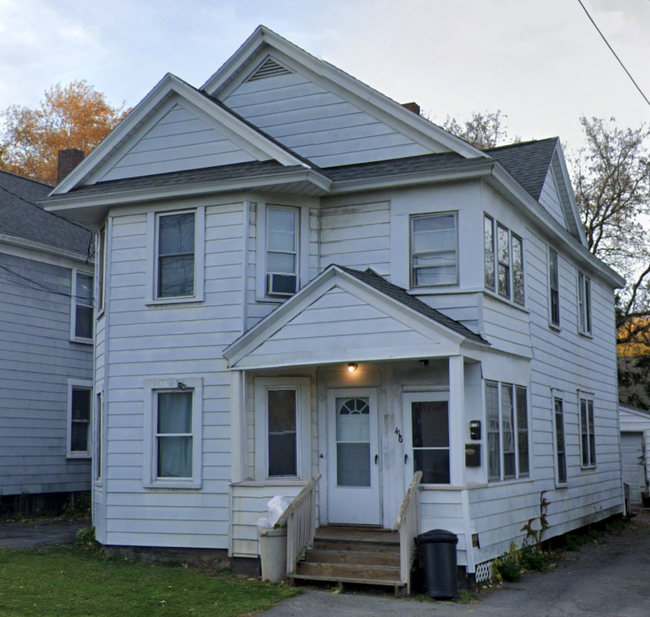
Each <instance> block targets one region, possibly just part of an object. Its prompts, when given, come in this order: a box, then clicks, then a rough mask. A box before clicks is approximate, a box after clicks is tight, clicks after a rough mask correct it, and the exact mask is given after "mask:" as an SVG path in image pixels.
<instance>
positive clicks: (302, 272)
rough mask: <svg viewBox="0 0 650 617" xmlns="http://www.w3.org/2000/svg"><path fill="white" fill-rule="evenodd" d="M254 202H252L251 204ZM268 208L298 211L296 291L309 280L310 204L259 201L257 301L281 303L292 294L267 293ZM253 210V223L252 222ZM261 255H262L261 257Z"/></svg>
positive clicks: (256, 250) (256, 249)
mask: <svg viewBox="0 0 650 617" xmlns="http://www.w3.org/2000/svg"><path fill="white" fill-rule="evenodd" d="M253 205H254V202H251V206H253ZM267 208H279V209H282V208H285V209H291V208H293V209H295V210H297V212H298V225H297V228H296V229H297V233H298V238H297V242H296V245H297V248H298V252H297V261H298V263H297V266H296V271H297V275H298V280H297V281H296V292H297V291H299V290H300V288H301V287H303V286H304V284H305V283H306V282H307V281H309V219H310V206H308V205H292V204H286V203H269V204H267V203H264V202H257V206H256V208H255V219H254V220H255V224H254V225H255V234H256V235H255V253H256V259H255V300H256V302H265V303H266V302H269V303H277V304H281V303H282V302H284V301H285V300H288V299H289V298H290V297H291V296H270V295H269V294H268V293H267V281H268V273H267V268H266V258H267V252H266V244H267V243H266V237H267V229H266V227H267V225H266V221H267V214H266V210H267ZM252 220H253V219H252V212H251V225H252V224H253V223H252ZM260 256H262V257H261V258H260Z"/></svg>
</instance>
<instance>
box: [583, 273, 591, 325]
mask: <svg viewBox="0 0 650 617" xmlns="http://www.w3.org/2000/svg"><path fill="white" fill-rule="evenodd" d="M584 310H585V332H587V333H588V334H591V280H590V279H589V278H588V277H585V309H584Z"/></svg>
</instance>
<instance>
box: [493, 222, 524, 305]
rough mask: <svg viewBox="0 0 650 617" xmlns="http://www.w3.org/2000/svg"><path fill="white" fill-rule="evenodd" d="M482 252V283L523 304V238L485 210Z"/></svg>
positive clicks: (503, 296)
mask: <svg viewBox="0 0 650 617" xmlns="http://www.w3.org/2000/svg"><path fill="white" fill-rule="evenodd" d="M483 254H484V273H485V287H486V288H487V289H490V290H491V291H495V292H496V293H498V294H499V295H500V296H501V297H502V298H507V299H508V300H512V301H513V302H516V303H517V304H521V305H522V306H523V304H524V246H523V241H522V239H521V238H520V237H519V236H518V235H516V234H515V233H512V232H511V231H510V230H509V229H508V228H507V227H505V226H504V225H502V224H501V223H495V221H494V219H493V218H492V217H491V216H488V215H487V214H486V215H485V217H484V219H483Z"/></svg>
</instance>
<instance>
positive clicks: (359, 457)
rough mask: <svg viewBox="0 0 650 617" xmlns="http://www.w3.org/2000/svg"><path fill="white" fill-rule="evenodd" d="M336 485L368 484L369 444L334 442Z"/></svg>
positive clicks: (361, 485)
mask: <svg viewBox="0 0 650 617" xmlns="http://www.w3.org/2000/svg"><path fill="white" fill-rule="evenodd" d="M336 484H337V486H359V487H363V486H370V444H369V443H338V444H336Z"/></svg>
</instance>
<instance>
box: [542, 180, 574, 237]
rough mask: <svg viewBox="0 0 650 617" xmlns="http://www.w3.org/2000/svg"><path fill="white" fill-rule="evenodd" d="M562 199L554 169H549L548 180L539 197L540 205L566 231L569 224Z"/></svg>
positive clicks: (545, 181)
mask: <svg viewBox="0 0 650 617" xmlns="http://www.w3.org/2000/svg"><path fill="white" fill-rule="evenodd" d="M561 199H562V198H561V197H560V192H559V190H558V186H557V182H556V181H555V174H554V173H553V170H552V168H551V167H549V168H548V172H547V173H546V179H545V180H544V184H543V186H542V192H541V194H540V196H539V203H540V204H542V206H544V208H546V209H547V210H548V212H549V213H550V214H551V216H552V217H553V218H554V219H555V220H556V221H557V222H558V223H560V225H562V227H564V228H565V229H566V228H567V224H566V219H565V218H564V210H563V209H562V201H561Z"/></svg>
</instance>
